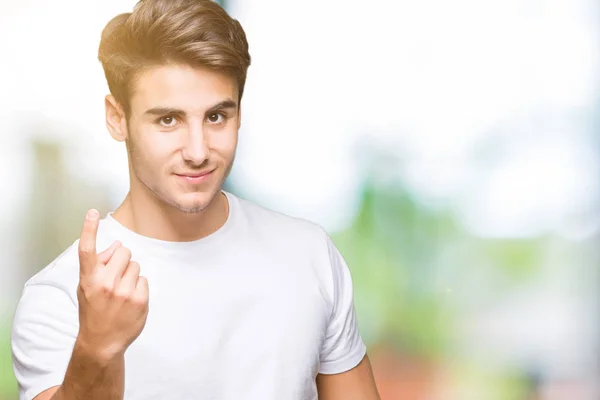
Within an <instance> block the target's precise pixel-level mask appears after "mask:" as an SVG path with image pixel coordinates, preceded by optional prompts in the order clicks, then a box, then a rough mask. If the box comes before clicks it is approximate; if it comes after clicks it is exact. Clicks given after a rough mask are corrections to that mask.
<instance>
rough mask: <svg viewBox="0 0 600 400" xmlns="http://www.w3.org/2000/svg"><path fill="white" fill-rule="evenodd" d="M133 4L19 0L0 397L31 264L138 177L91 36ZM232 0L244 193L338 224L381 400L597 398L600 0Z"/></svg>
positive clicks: (5, 396)
mask: <svg viewBox="0 0 600 400" xmlns="http://www.w3.org/2000/svg"><path fill="white" fill-rule="evenodd" d="M25 3H27V4H25ZM134 3H135V2H134V1H125V2H123V1H116V0H112V1H102V2H100V1H90V2H86V3H85V5H82V4H81V3H76V2H75V1H74V0H68V1H67V0H64V1H59V2H53V3H52V5H51V6H50V5H49V3H47V2H43V1H41V0H31V1H30V2H23V3H18V2H15V3H14V4H13V3H10V4H9V3H7V4H6V5H3V7H5V10H6V13H3V14H2V15H0V22H2V23H1V24H0V31H2V30H4V31H3V32H1V33H3V34H2V35H0V47H1V48H2V49H3V50H5V52H4V53H5V54H10V57H7V59H6V62H4V63H3V65H2V66H0V86H1V87H3V88H5V89H3V90H2V92H1V93H0V104H1V105H2V107H0V110H1V111H0V113H3V116H4V118H1V119H0V121H2V122H0V124H2V125H1V127H2V128H3V129H2V132H3V133H2V144H3V146H1V147H0V174H1V176H0V178H1V180H0V181H1V182H3V188H4V189H3V191H2V193H3V195H2V196H0V201H2V202H3V203H2V207H0V210H2V211H0V221H1V224H0V245H1V246H2V249H1V250H2V251H3V254H4V262H3V263H2V264H0V276H2V279H1V280H0V400H13V399H16V398H17V387H16V382H15V380H14V375H13V374H12V367H11V354H10V343H9V336H10V325H11V322H12V315H13V312H14V306H15V304H16V301H17V300H18V298H19V295H20V291H21V288H22V285H23V283H24V282H25V280H26V279H27V278H29V277H30V276H31V275H33V274H34V273H36V272H37V271H39V270H40V269H41V268H43V267H44V266H45V265H47V264H48V263H49V262H50V261H51V260H52V259H54V258H55V257H56V256H57V255H58V254H59V253H61V252H62V250H63V249H64V248H65V247H67V246H68V245H70V244H71V243H72V241H73V240H74V239H75V238H77V236H78V234H79V230H80V221H81V216H82V215H83V214H84V212H85V210H87V209H88V208H90V207H96V208H98V209H100V211H101V212H103V213H104V212H107V211H109V210H112V209H114V208H115V207H116V206H117V205H118V204H119V202H120V201H121V199H122V197H123V196H124V194H125V193H126V190H127V175H126V157H125V151H124V148H122V147H121V146H120V145H119V144H117V143H115V142H113V141H111V139H110V137H109V135H108V134H107V133H106V132H105V128H104V122H103V96H104V94H105V93H107V88H106V85H105V82H104V80H103V79H104V78H103V75H102V71H101V69H100V66H99V65H98V63H97V62H96V60H95V51H96V47H97V43H98V39H99V32H100V31H101V29H102V27H103V25H104V24H105V23H106V21H108V19H110V17H112V16H113V15H116V14H117V13H120V12H125V11H128V10H130V9H131V7H132V6H133V4H134ZM223 4H224V5H225V6H226V7H227V8H228V10H229V11H230V12H231V13H232V14H233V16H234V17H236V18H238V19H239V20H240V22H241V23H242V25H243V26H244V27H245V29H246V32H247V35H248V38H249V41H250V48H251V54H252V56H253V65H252V66H251V70H250V72H249V77H248V86H247V89H246V94H245V98H244V103H243V110H244V119H243V123H242V130H241V131H240V146H239V152H238V157H237V160H236V165H235V167H234V170H233V172H232V175H231V178H230V180H229V181H228V183H227V187H226V189H227V190H230V191H232V192H233V193H235V194H237V195H239V196H241V197H244V198H247V199H249V200H253V201H256V202H258V203H260V204H263V205H265V206H268V207H271V208H273V209H276V210H278V211H282V212H285V213H288V214H291V215H295V216H299V217H303V218H307V219H311V220H313V221H315V222H318V223H320V224H322V225H323V226H324V227H325V228H326V229H327V230H328V232H330V234H331V236H332V237H333V239H334V241H335V243H336V245H337V246H338V247H339V249H340V250H341V252H342V254H343V255H344V256H345V258H346V261H347V262H348V264H349V266H350V269H351V271H352V276H353V280H354V285H355V302H356V308H357V313H358V318H359V324H360V328H361V333H362V335H363V337H364V339H365V341H366V343H367V345H368V347H369V353H370V355H371V359H372V363H373V367H374V371H375V375H376V380H377V384H378V386H379V389H380V392H381V395H382V399H383V400H396V399H436V400H437V399H441V400H471V399H473V400H486V399H490V400H496V399H498V400H519V399H523V400H533V399H536V400H540V399H545V400H550V399H553V400H555V399H569V400H572V399H578V400H579V399H581V400H587V399H590V400H591V399H597V398H600V388H599V384H598V381H600V379H599V373H600V366H599V363H598V361H599V356H600V352H599V351H598V348H599V344H600V343H599V340H598V338H599V337H600V335H599V334H598V326H599V324H598V315H599V313H598V306H599V305H600V302H599V298H598V282H600V280H599V278H600V277H599V276H598V266H599V261H600V250H599V249H600V246H599V245H598V244H599V243H598V239H599V236H600V190H599V187H598V186H599V185H598V184H599V182H600V140H599V139H600V135H599V134H598V132H599V129H600V120H599V116H600V102H599V99H600V96H599V93H600V90H599V88H600V86H599V85H598V83H599V82H600V80H599V79H598V76H599V74H598V71H600V69H599V68H598V67H600V65H599V62H598V61H599V57H598V54H600V53H599V52H598V38H599V37H600V35H598V27H599V26H600V24H599V23H598V18H597V16H598V15H600V13H599V12H598V10H599V7H598V2H596V1H584V0H575V1H571V2H556V1H549V0H548V1H546V0H542V1H520V2H516V1H492V0H486V1H467V0H461V1H458V2H452V3H451V4H450V3H447V2H443V1H442V0H438V1H433V0H430V1H422V2H415V1H405V0H402V1H391V0H388V1H383V0H374V1H372V2H369V3H368V5H367V4H366V3H364V2H361V3H359V2H345V1H341V0H337V1H325V2H323V1H316V0H315V1H303V2H292V1H274V0H252V1H247V2H241V1H239V0H228V1H227V2H226V3H223ZM26 5H27V6H26ZM332 27H333V28H334V29H332ZM41 32H44V33H45V34H44V35H40V33H41ZM274 33H275V34H274ZM14 38H18V40H14ZM46 60H60V61H59V62H46ZM274 99H275V101H274ZM15 172H18V173H15Z"/></svg>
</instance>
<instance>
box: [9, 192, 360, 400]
mask: <svg viewBox="0 0 600 400" xmlns="http://www.w3.org/2000/svg"><path fill="white" fill-rule="evenodd" d="M225 194H226V195H227V198H228V201H229V209H230V212H229V217H228V220H227V222H226V223H225V225H224V226H223V227H222V228H221V229H219V230H218V231H217V232H215V233H213V234H212V235H210V236H208V237H206V238H203V239H200V240H197V241H193V242H165V241H161V240H156V239H151V238H147V237H144V236H141V235H138V234H136V233H134V232H132V231H130V230H128V229H127V228H125V227H124V226H122V225H121V224H120V223H118V222H117V221H116V220H115V219H113V218H112V215H111V214H110V213H109V214H108V215H107V216H106V217H105V218H104V219H102V220H101V221H100V227H99V230H98V240H97V249H98V251H102V250H104V249H105V248H107V247H108V246H110V244H111V243H112V242H113V241H114V240H120V241H121V242H122V243H123V245H124V246H126V247H128V248H129V249H130V250H131V252H132V260H134V261H138V262H139V263H140V266H141V273H142V275H144V276H146V277H147V278H148V283H149V288H150V303H149V314H148V319H147V322H146V326H145V327H144V330H143V331H142V333H141V334H140V336H139V337H138V339H137V340H136V341H135V342H133V344H132V345H131V346H130V347H129V349H128V350H127V352H126V353H125V399H126V400H141V399H143V400H149V399H160V400H165V399H202V400H204V399H206V400H209V399H211V400H213V399H214V400H239V399H257V400H258V399H260V400H269V399H272V400H282V399H285V400H315V399H317V390H316V384H315V378H316V376H317V374H318V373H322V374H335V373H341V372H344V371H347V370H349V369H352V368H353V367H355V366H356V365H357V364H358V363H359V362H360V361H361V360H362V358H363V357H364V355H365V345H364V344H363V341H362V339H361V337H360V335H359V332H358V329H357V324H356V317H355V313H354V306H353V295H352V281H351V277H350V273H349V270H348V267H347V265H346V263H345V262H344V259H343V258H342V256H341V255H340V253H339V252H338V250H337V249H336V248H335V246H334V244H333V243H332V241H331V239H330V238H329V236H328V235H327V234H326V232H325V231H324V230H323V229H322V228H321V227H320V226H318V225H316V224H314V223H311V222H308V221H305V220H302V219H297V218H292V217H289V216H285V215H282V214H279V213H276V212H274V211H270V210H267V209H264V208H262V207H260V206H258V205H256V204H254V203H251V202H249V201H246V200H242V199H240V198H238V197H236V196H234V195H232V194H230V193H225ZM77 245H78V243H77V242H75V243H74V244H73V245H72V246H70V247H69V248H68V249H67V250H66V251H65V252H64V253H63V254H61V255H60V256H59V257H58V258H56V260H54V261H53V262H52V263H51V264H50V265H48V266H47V267H46V268H44V269H43V270H42V271H41V272H39V273H38V274H36V275H35V276H34V277H32V278H31V279H30V280H29V281H28V282H27V283H26V284H25V287H24V290H23V294H22V297H21V300H20V302H19V305H18V307H17V310H16V313H15V317H14V324H13V329H12V350H13V366H14V370H15V374H16V377H17V380H18V382H19V391H20V398H21V399H32V398H34V397H35V396H37V395H38V394H39V393H41V392H42V391H44V390H46V389H48V388H50V387H52V386H56V385H60V384H61V383H62V381H63V378H64V375H65V371H66V369H67V365H68V363H69V360H70V357H71V353H72V350H73V345H74V342H75V339H76V336H77V332H78V324H79V321H78V310H77V307H78V302H77V294H76V290H77V284H78V280H79V261H78V255H77Z"/></svg>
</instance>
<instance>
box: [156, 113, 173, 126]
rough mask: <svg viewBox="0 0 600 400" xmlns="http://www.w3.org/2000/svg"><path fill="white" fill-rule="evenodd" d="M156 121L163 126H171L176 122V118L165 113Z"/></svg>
mask: <svg viewBox="0 0 600 400" xmlns="http://www.w3.org/2000/svg"><path fill="white" fill-rule="evenodd" d="M158 123H159V124H160V125H162V126H164V127H165V128H171V127H173V126H175V124H176V123H177V118H175V117H174V116H172V115H167V116H165V117H160V118H159V120H158Z"/></svg>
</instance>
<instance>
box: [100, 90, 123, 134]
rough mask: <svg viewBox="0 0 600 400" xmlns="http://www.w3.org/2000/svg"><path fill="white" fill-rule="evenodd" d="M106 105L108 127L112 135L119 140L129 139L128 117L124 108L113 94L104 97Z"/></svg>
mask: <svg viewBox="0 0 600 400" xmlns="http://www.w3.org/2000/svg"><path fill="white" fill-rule="evenodd" d="M104 105H105V107H106V127H107V128H108V131H109V132H110V135H111V136H112V137H113V139H115V140H116V141H118V142H123V141H125V139H127V119H126V117H125V112H124V111H123V108H122V107H121V105H120V104H119V102H117V99H115V98H114V96H112V95H108V96H106V98H105V99H104Z"/></svg>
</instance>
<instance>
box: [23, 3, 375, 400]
mask: <svg viewBox="0 0 600 400" xmlns="http://www.w3.org/2000/svg"><path fill="white" fill-rule="evenodd" d="M99 59H100V61H101V62H102V65H103V67H104V71H105V74H106V78H107V80H108V85H109V88H110V92H111V95H109V96H107V97H106V122H107V126H108V130H109V131H110V134H111V135H112V137H113V138H114V139H115V140H118V141H121V142H125V144H126V148H127V151H128V157H129V174H130V182H131V183H130V191H129V193H128V195H127V196H126V198H125V199H124V201H123V203H122V204H121V205H120V206H119V207H118V208H117V209H116V210H115V211H114V212H112V213H109V214H108V215H106V216H105V217H104V218H100V216H99V215H98V212H97V211H96V210H90V211H89V212H88V214H87V215H86V217H85V220H84V222H83V230H82V233H81V237H80V239H79V240H78V241H76V242H75V243H74V244H73V245H72V246H71V247H69V248H68V249H67V250H66V251H65V252H64V253H63V254H61V255H60V256H59V257H58V258H57V259H56V260H54V261H53V262H52V263H51V264H50V265H49V266H47V267H46V268H44V269H43V270H42V271H41V272H40V273H38V274H37V275H35V276H34V277H33V278H31V279H30V280H29V281H28V282H27V284H26V285H25V288H24V291H23V294H22V298H21V300H20V302H19V306H18V308H17V311H16V314H15V318H14V324H13V331H12V349H13V358H14V370H15V374H16V377H17V379H18V381H19V388H20V393H21V399H33V398H35V399H38V400H46V399H53V400H75V399H86V400H94V399H102V400H107V399H127V400H138V399H139V400H141V399H144V400H147V399H161V400H164V399H207V400H208V399H215V400H216V399H227V400H240V399H260V400H268V399H272V400H296V399H297V400H314V399H317V397H318V398H319V399H323V400H334V399H339V400H352V399H356V400H359V399H360V400H371V399H373V400H374V399H378V398H379V396H378V394H377V390H376V388H375V384H374V381H373V376H372V373H371V368H370V365H369V361H368V358H367V356H366V353H365V346H364V344H363V342H362V340H361V337H360V335H359V333H358V331H357V324H356V318H355V313H354V307H353V295H352V282H351V277H350V274H349V271H348V268H347V266H346V264H345V262H344V260H343V258H342V256H341V255H340V253H339V252H338V251H337V249H336V248H335V246H334V245H333V243H332V241H331V240H330V238H329V237H328V236H327V234H326V233H325V232H324V231H323V229H321V228H320V227H319V226H318V225H316V224H313V223H310V222H307V221H304V220H301V219H295V218H291V217H288V216H284V215H281V214H278V213H275V212H273V211H269V210H267V209H264V208H261V207H260V206H258V205H255V204H253V203H250V202H248V201H245V200H242V199H240V198H237V197H236V196H234V195H232V194H230V193H226V192H224V191H223V190H222V185H223V182H224V180H225V178H226V177H227V175H228V173H229V171H230V169H231V166H232V163H233V160H234V155H235V151H236V146H237V136H238V129H239V127H240V119H241V112H240V100H241V98H242V92H243V88H244V83H245V78H246V71H247V68H248V66H249V64H250V56H249V54H248V44H247V42H246V37H245V34H244V31H243V30H242V28H241V26H240V24H239V23H238V22H237V21H236V20H234V19H232V18H231V17H229V16H228V15H227V14H226V13H225V12H224V11H223V9H221V8H220V7H219V6H218V5H217V4H215V3H213V2H211V1H209V0H142V1H140V2H139V3H138V5H137V6H136V7H135V9H134V11H133V12H132V13H130V14H129V13H128V14H122V15H119V16H117V17H115V18H114V19H113V20H111V21H110V22H109V23H108V25H107V26H106V28H105V29H104V31H103V34H102V39H101V43H100V49H99ZM96 249H105V250H103V251H102V252H100V253H97V250H96Z"/></svg>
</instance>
